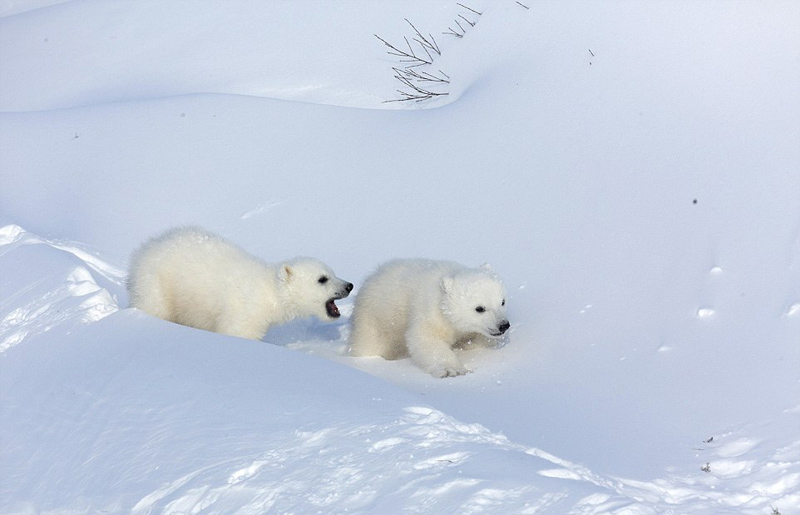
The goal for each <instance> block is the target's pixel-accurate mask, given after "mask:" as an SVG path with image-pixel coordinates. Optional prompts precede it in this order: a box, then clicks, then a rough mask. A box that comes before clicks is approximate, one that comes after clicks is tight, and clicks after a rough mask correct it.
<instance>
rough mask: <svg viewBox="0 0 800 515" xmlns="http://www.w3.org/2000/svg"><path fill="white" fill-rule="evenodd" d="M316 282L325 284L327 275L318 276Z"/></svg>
mask: <svg viewBox="0 0 800 515" xmlns="http://www.w3.org/2000/svg"><path fill="white" fill-rule="evenodd" d="M317 282H318V283H320V284H325V283H326V282H328V276H327V275H323V276H322V277H320V278H319V279H318V280H317Z"/></svg>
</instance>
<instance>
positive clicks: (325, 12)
mask: <svg viewBox="0 0 800 515" xmlns="http://www.w3.org/2000/svg"><path fill="white" fill-rule="evenodd" d="M48 3H53V4H56V5H46V4H48ZM481 3H482V2H474V3H473V5H474V6H475V7H479V6H480V4H481ZM511 3H512V4H513V2H511ZM426 4H427V5H426ZM39 5H41V8H39V9H33V10H29V11H25V10H23V9H22V8H21V7H15V6H11V7H7V8H6V9H5V13H4V11H3V9H2V6H0V62H2V65H3V71H4V74H7V75H9V76H13V77H15V80H13V81H11V80H0V111H39V110H49V109H59V108H67V107H76V106H86V105H96V104H103V103H110V102H123V101H132V100H143V99H155V98H163V97H170V96H178V95H186V94H195V93H228V94H237V95H248V96H256V97H268V98H279V99H287V100H298V101H304V102H314V103H324V104H332V105H341V106H349V107H366V108H372V109H401V108H405V107H431V104H429V103H427V104H415V105H413V106H412V105H410V104H403V103H400V104H398V103H391V102H390V103H386V102H385V101H387V100H392V99H397V98H401V96H400V95H397V94H396V90H397V89H398V88H401V87H402V84H400V83H399V82H398V81H397V80H396V79H395V78H394V72H393V71H392V67H397V66H402V65H403V62H402V58H398V57H393V56H391V55H388V54H387V50H388V48H387V47H385V46H384V44H383V43H381V42H380V41H379V40H378V39H377V38H375V33H376V32H379V33H380V35H381V36H382V37H383V38H384V39H387V40H388V41H390V42H393V44H395V45H397V46H399V47H401V48H405V43H404V38H405V37H408V38H409V39H411V38H412V37H414V31H413V30H412V29H411V27H410V26H409V25H407V23H406V22H405V21H404V19H405V18H410V19H411V20H416V21H417V22H416V24H417V25H418V26H419V27H420V30H422V31H424V32H425V34H430V33H433V34H434V35H435V36H434V37H435V39H436V40H437V45H438V46H439V48H440V50H441V51H442V54H443V57H442V58H440V56H438V55H437V56H436V57H437V59H436V61H437V62H436V66H435V67H431V71H432V72H434V73H437V71H438V69H439V68H440V67H441V66H445V67H447V64H449V65H450V66H451V68H452V67H453V65H454V64H457V63H458V61H459V60H462V56H460V55H455V56H454V57H453V58H449V55H448V54H450V53H452V52H458V49H457V47H458V45H457V43H458V39H457V38H455V37H453V36H445V35H443V34H442V32H443V31H445V30H447V27H448V26H449V25H453V20H454V19H458V16H459V15H462V16H463V15H469V16H470V17H471V18H472V19H473V20H475V21H477V20H478V19H479V17H478V16H477V15H475V14H474V13H471V12H470V11H469V10H466V9H465V8H463V7H460V6H458V5H457V3H456V2H442V3H440V5H439V6H438V7H437V8H434V9H431V8H430V7H431V6H430V4H429V2H424V1H419V0H417V1H414V2H408V1H406V2H374V1H372V0H347V1H337V2H315V3H313V4H308V5H307V6H305V7H301V8H298V6H296V5H294V2H262V1H256V0H239V1H237V2H236V3H235V4H231V3H229V2H205V3H203V4H202V7H198V6H197V5H196V2H194V1H192V0H172V1H170V2H160V1H158V0H138V1H136V2H105V1H102V0H73V1H68V2H64V3H57V2H47V1H40V2H39ZM516 8H517V9H518V10H519V11H522V8H520V7H516ZM3 14H5V17H1V16H2V15H3ZM473 23H474V21H473ZM461 46H463V45H461ZM454 48H455V50H453V49H454ZM417 52H419V53H421V51H420V50H419V49H417ZM176 53H180V55H181V58H180V59H177V60H176V59H175V58H174V56H175V55H176ZM463 57H465V58H467V56H463ZM454 60H455V63H454ZM120 63H124V66H120ZM441 63H445V64H444V65H443V64H441ZM463 82H464V81H463V78H462V83H463ZM459 89H460V88H459V87H456V88H455V90H454V93H457V91H458V90H459ZM456 96H457V94H454V95H453V96H448V97H442V98H441V99H440V100H439V101H437V102H435V103H434V104H433V105H443V104H445V103H447V102H449V101H452V100H453V99H454V98H456Z"/></svg>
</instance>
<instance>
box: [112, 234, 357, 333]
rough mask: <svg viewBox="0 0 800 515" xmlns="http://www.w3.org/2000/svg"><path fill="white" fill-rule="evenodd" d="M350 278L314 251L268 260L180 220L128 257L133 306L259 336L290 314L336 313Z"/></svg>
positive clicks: (200, 326) (181, 320) (325, 316)
mask: <svg viewBox="0 0 800 515" xmlns="http://www.w3.org/2000/svg"><path fill="white" fill-rule="evenodd" d="M352 289H353V285H352V284H351V283H349V282H347V281H343V280H342V279H339V278H338V277H336V275H335V274H334V273H333V271H332V270H331V269H330V268H329V267H328V266H327V265H325V264H324V263H322V262H321V261H319V260H317V259H311V258H295V259H293V260H291V261H286V262H284V263H280V264H278V265H268V264H266V263H264V262H262V261H261V260H260V259H258V258H256V257H254V256H252V255H250V254H248V253H247V252H245V251H244V250H242V249H240V248H239V247H237V246H236V245H234V244H232V243H230V242H228V241H225V240H224V239H222V238H220V237H219V236H215V235H214V234H211V233H209V232H206V231H204V230H203V229H199V228H195V227H181V228H177V229H172V230H170V231H167V232H166V233H164V234H162V235H161V236H158V237H156V238H153V239H152V240H150V241H148V242H146V243H145V244H144V245H142V247H141V248H140V249H139V250H137V251H136V252H135V253H134V255H133V258H132V263H131V270H130V276H129V278H128V291H129V292H130V301H131V306H133V307H135V308H139V309H141V310H143V311H145V312H147V313H150V314H151V315H154V316H157V317H159V318H163V319H164V320H169V321H170V322H175V323H178V324H183V325H188V326H191V327H196V328H198V329H205V330H207V331H214V332H218V333H223V334H229V335H232V336H240V337H242V338H250V339H253V340H260V339H261V338H262V337H263V336H264V334H265V333H266V332H267V329H269V328H270V327H271V326H273V325H275V324H281V323H284V322H288V321H289V320H292V319H295V318H302V317H308V316H316V317H317V318H319V319H321V320H330V319H334V318H338V317H339V309H338V308H337V307H336V304H335V302H334V301H336V300H338V299H343V298H345V297H347V296H348V295H349V294H350V292H351V291H352Z"/></svg>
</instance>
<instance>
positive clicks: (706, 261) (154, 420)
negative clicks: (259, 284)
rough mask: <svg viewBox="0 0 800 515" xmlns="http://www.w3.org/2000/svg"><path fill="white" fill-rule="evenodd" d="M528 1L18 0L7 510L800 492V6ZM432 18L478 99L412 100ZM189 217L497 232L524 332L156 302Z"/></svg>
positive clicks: (640, 508) (8, 60)
mask: <svg viewBox="0 0 800 515" xmlns="http://www.w3.org/2000/svg"><path fill="white" fill-rule="evenodd" d="M50 4H54V5H50ZM522 4H525V6H527V8H526V7H523V6H521V5H519V4H518V3H516V2H511V1H502V2H501V1H498V2H487V1H483V2H471V3H464V5H466V6H468V7H469V8H470V9H474V10H476V11H480V12H482V14H481V15H477V14H476V13H474V12H473V11H471V10H468V9H466V8H465V7H461V6H459V5H458V4H456V3H455V2H429V1H427V2H422V1H419V2H399V1H398V2H394V1H391V2H381V3H380V4H377V3H374V2H367V1H347V2H328V3H314V4H302V3H294V2H265V3H262V2H251V3H245V2H241V3H237V4H236V5H235V6H234V5H232V4H230V3H227V2H212V1H209V2H204V3H203V5H202V7H198V5H197V4H196V3H194V2H169V3H163V2H150V1H139V2H114V3H108V2H99V1H84V0H74V1H68V2H60V3H58V2H56V3H54V2H29V3H17V2H5V3H3V4H0V15H2V16H3V17H2V18H0V228H1V229H0V412H2V413H0V415H1V416H0V445H1V446H2V447H0V454H1V456H0V499H1V501H0V511H2V512H3V513H17V512H36V511H41V512H57V513H65V512H97V511H112V512H115V511H118V512H128V511H136V512H141V513H177V512H182V513H187V512H192V513H195V512H199V511H202V510H204V509H205V510H207V511H208V512H213V513H229V512H234V511H236V510H239V511H240V512H254V511H255V512H259V511H265V510H269V509H271V510H273V511H275V512H295V513H316V512H342V511H353V512H361V513H393V512H404V511H407V512H417V513H525V512H528V513H570V512H572V513H610V512H618V513H770V512H771V510H772V509H773V508H774V509H778V510H779V511H780V512H781V513H783V514H786V513H794V511H793V510H796V509H797V508H796V507H797V506H800V437H798V434H800V431H798V429H800V202H798V201H797V199H798V198H800V145H798V143H797V141H798V136H799V135H800V93H798V91H796V89H797V88H796V87H795V85H796V84H798V83H800V34H798V33H797V31H796V25H797V22H798V21H800V7H799V6H798V5H797V4H796V3H794V2H758V3H756V2H703V3H695V2H669V3H649V2H648V3H642V2H536V3H533V2H524V1H523V2H522ZM459 16H463V17H464V18H466V19H467V20H469V22H471V23H474V24H475V25H474V26H471V25H469V23H468V22H466V21H463V20H464V19H463V18H460V17H459ZM404 18H407V19H408V20H409V21H410V22H412V23H413V24H414V26H415V27H416V28H418V29H420V31H421V33H423V34H433V36H434V37H435V38H436V40H437V42H438V43H439V45H440V49H441V52H442V55H441V56H438V55H437V56H436V58H435V59H434V60H435V63H434V66H430V67H427V68H423V69H426V70H430V71H431V72H432V73H438V70H441V71H443V72H445V73H446V74H447V76H448V77H450V83H449V84H447V85H437V86H436V87H437V88H440V89H437V91H440V92H443V91H446V92H448V93H449V94H448V95H447V96H440V97H437V98H435V99H432V100H430V101H426V102H421V103H413V102H388V103H386V102H384V100H395V99H397V98H398V93H397V92H396V90H397V89H402V84H400V83H399V82H398V81H397V80H395V79H394V78H393V75H394V72H393V71H392V67H393V66H394V67H397V66H401V64H400V63H399V62H398V61H399V59H398V58H397V57H395V56H391V55H388V54H387V53H386V50H387V47H385V46H384V45H383V43H381V42H380V41H378V40H377V39H376V38H375V34H377V35H379V36H381V37H382V38H384V39H386V40H387V41H390V42H393V43H397V44H398V45H399V44H400V43H401V42H402V41H403V37H404V36H405V37H408V38H412V37H413V36H414V32H413V30H412V28H411V26H410V25H409V24H408V23H407V22H406V21H404ZM455 20H461V21H460V23H461V24H462V26H463V27H465V28H464V34H463V37H462V38H456V37H454V36H448V35H445V34H441V33H442V32H444V31H447V30H448V29H449V28H452V27H456V25H455ZM415 45H416V44H415ZM183 223H193V224H199V225H203V226H206V227H207V228H209V229H211V230H214V231H216V232H219V233H221V234H224V235H225V236H227V237H229V238H231V239H233V240H235V241H237V242H238V243H240V244H241V245H242V246H244V247H245V248H247V249H248V250H250V251H252V252H253V253H255V254H257V255H259V256H262V257H263V258H264V259H266V260H270V261H274V260H279V259H283V258H286V257H290V256H292V255H314V256H316V257H319V258H321V259H323V260H324V261H326V262H327V263H329V264H330V265H331V266H332V267H333V268H334V270H336V272H337V275H339V276H341V277H343V278H346V279H348V280H350V281H352V282H354V283H355V284H356V286H358V283H359V282H360V281H361V280H363V278H364V277H365V276H366V275H367V274H368V273H369V272H370V271H371V270H372V269H373V268H374V267H375V266H376V265H377V264H378V263H380V262H381V261H383V260H385V259H389V258H393V257H400V256H423V257H433V258H448V259H456V260H458V261H461V262H464V263H466V264H478V263H481V262H484V261H491V262H492V264H493V265H494V268H495V269H496V270H497V271H498V272H499V273H500V274H501V276H502V277H504V279H505V280H506V283H507V286H508V289H509V291H510V292H511V296H510V299H509V316H510V318H511V322H512V324H513V327H512V334H511V335H510V337H509V338H508V341H506V342H503V343H504V345H502V346H501V347H499V348H497V349H489V350H475V351H466V352H465V359H466V361H467V362H468V364H469V366H471V367H472V368H473V369H474V373H473V374H470V375H468V376H465V377H459V378H454V379H452V380H436V379H433V378H430V377H427V376H426V375H425V374H423V373H422V372H421V371H419V370H418V369H416V368H415V367H414V366H413V364H411V363H410V362H408V361H398V362H385V361H382V360H380V359H363V358H362V359H352V358H349V357H348V356H346V353H345V352H344V339H345V337H346V334H347V330H348V328H347V323H346V322H347V321H346V315H347V314H349V310H350V309H351V306H352V304H351V301H345V302H344V303H343V306H342V312H343V314H344V315H345V316H344V317H343V319H344V320H342V321H341V322H338V323H336V324H327V325H326V324H321V323H318V322H314V321H303V322H300V323H296V324H291V325H289V326H286V327H282V328H277V329H275V330H273V331H271V332H270V333H269V334H268V335H267V336H266V337H265V342H267V343H263V344H255V343H253V342H245V341H241V340H236V339H233V338H227V337H223V336H220V335H215V334H209V333H204V332H200V331H195V330H192V329H188V328H183V327H178V326H174V325H172V324H168V323H164V322H161V321H158V320H154V319H152V318H150V317H147V316H145V315H143V314H141V313H138V312H136V311H134V310H129V309H127V296H126V293H125V291H124V275H125V270H126V266H127V262H126V261H127V257H128V256H129V254H130V252H131V251H132V250H133V248H134V247H135V246H136V245H138V244H139V243H140V242H141V241H142V240H143V239H145V238H147V237H149V236H151V235H152V234H153V233H155V232H158V231H160V230H162V229H164V228H166V227H170V226H173V225H177V224H183ZM355 293H356V294H357V291H356V292H355ZM270 344H275V345H270ZM320 358H324V359H320ZM363 372H366V374H364V373H363ZM371 376H375V377H371Z"/></svg>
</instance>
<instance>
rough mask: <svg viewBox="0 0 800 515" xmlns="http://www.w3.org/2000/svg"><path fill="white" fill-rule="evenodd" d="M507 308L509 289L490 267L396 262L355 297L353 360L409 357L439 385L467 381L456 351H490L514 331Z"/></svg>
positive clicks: (383, 268) (376, 274) (378, 272)
mask: <svg viewBox="0 0 800 515" xmlns="http://www.w3.org/2000/svg"><path fill="white" fill-rule="evenodd" d="M505 306H506V292H505V287H504V286H503V283H502V282H501V281H500V279H499V278H498V277H497V276H496V275H495V274H494V273H492V272H491V267H489V266H488V265H484V266H482V267H479V268H476V269H470V268H467V267H464V266H462V265H460V264H458V263H453V262H451V261H430V260H421V259H414V260H397V261H390V262H389V263H386V264H384V265H382V266H381V267H380V268H378V269H377V270H376V271H375V272H374V273H373V274H372V275H371V276H370V277H368V278H367V280H366V281H365V282H364V286H363V287H362V288H361V289H360V290H359V293H358V296H357V297H356V300H355V306H354V309H353V315H352V316H351V318H350V321H351V324H352V329H351V334H350V338H349V350H350V355H351V356H382V357H384V358H386V359H399V358H404V357H407V356H409V355H410V356H411V359H412V360H413V361H414V362H415V363H416V364H417V365H418V366H419V367H421V368H422V369H423V370H425V371H426V372H428V373H430V374H431V375H433V376H435V377H449V376H457V375H461V374H466V373H467V372H469V370H468V369H467V367H465V366H464V364H463V363H461V361H460V360H459V359H458V356H457V355H456V353H455V352H454V351H453V349H454V347H458V346H460V345H464V344H466V343H472V344H477V345H483V346H489V345H491V344H492V340H493V339H496V338H499V337H500V336H502V335H503V334H504V333H505V332H506V331H507V330H508V328H509V327H510V326H511V325H510V324H509V322H508V319H507V318H506V307H505Z"/></svg>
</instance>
